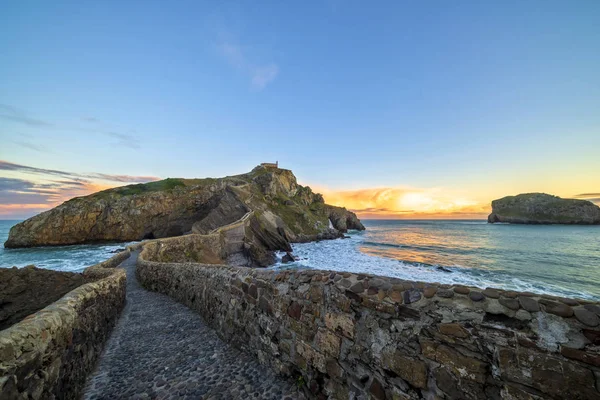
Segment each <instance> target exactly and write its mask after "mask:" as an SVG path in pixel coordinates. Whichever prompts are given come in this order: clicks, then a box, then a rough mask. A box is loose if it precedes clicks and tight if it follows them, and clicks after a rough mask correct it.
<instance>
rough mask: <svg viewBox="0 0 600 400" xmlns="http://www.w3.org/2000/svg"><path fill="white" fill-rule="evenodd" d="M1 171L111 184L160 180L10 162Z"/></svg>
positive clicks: (5, 162)
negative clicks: (99, 181)
mask: <svg viewBox="0 0 600 400" xmlns="http://www.w3.org/2000/svg"><path fill="white" fill-rule="evenodd" d="M0 170H4V171H17V172H24V173H30V174H38V175H54V176H60V177H64V178H72V179H80V180H81V179H83V180H88V179H99V180H104V181H111V182H125V183H139V182H151V181H157V180H160V178H159V177H156V176H132V175H112V174H103V173H98V172H91V173H76V172H68V171H60V170H55V169H46V168H37V167H31V166H28V165H21V164H14V163H11V162H8V161H3V160H0Z"/></svg>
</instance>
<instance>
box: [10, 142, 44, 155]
mask: <svg viewBox="0 0 600 400" xmlns="http://www.w3.org/2000/svg"><path fill="white" fill-rule="evenodd" d="M12 142H13V143H14V144H16V145H19V146H21V147H24V148H26V149H29V150H34V151H39V152H46V151H47V149H44V148H43V147H42V146H38V145H37V144H33V143H31V142H29V141H26V140H13V141H12Z"/></svg>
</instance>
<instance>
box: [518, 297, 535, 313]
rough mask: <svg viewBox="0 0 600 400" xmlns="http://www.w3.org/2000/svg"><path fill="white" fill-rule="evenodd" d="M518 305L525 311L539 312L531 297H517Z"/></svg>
mask: <svg viewBox="0 0 600 400" xmlns="http://www.w3.org/2000/svg"><path fill="white" fill-rule="evenodd" d="M519 304H520V305H521V307H523V309H524V310H525V311H529V312H538V311H540V305H539V304H538V302H537V301H536V300H535V299H532V298H531V297H525V296H519Z"/></svg>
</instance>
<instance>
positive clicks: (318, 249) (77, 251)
mask: <svg viewBox="0 0 600 400" xmlns="http://www.w3.org/2000/svg"><path fill="white" fill-rule="evenodd" d="M17 222H18V221H0V242H1V243H2V244H3V243H4V241H5V240H6V239H7V238H8V231H9V229H10V227H11V226H12V225H14V224H15V223H17ZM363 222H364V224H365V226H366V227H367V230H366V231H364V232H350V233H349V235H350V238H349V239H338V240H330V241H321V242H318V243H303V244H294V245H293V248H294V254H295V255H296V256H298V257H299V258H300V259H299V260H298V261H297V262H294V263H290V264H285V265H282V264H278V265H276V266H274V267H272V268H318V269H328V270H334V271H351V272H362V273H371V274H376V275H384V276H392V277H397V278H401V279H408V280H416V281H424V282H440V283H461V284H466V285H472V286H477V287H481V288H485V287H498V288H505V289H513V290H523V291H524V290H527V291H532V292H537V293H547V294H553V295H558V296H566V297H581V298H589V299H595V300H600V226H560V225H549V226H548V225H508V224H488V223H486V222H485V221H474V220H470V221H456V220H453V221H439V220H422V221H414V220H413V221H409V220H400V221H399V220H394V221H375V220H366V221H363ZM125 245H126V244H123V243H116V244H102V245H76V246H61V247H42V248H33V249H4V246H1V247H0V267H11V266H13V265H16V266H18V267H23V266H25V265H29V264H35V265H36V266H38V267H41V268H49V269H56V270H61V271H81V270H83V269H84V268H85V267H87V266H90V265H93V264H96V263H98V262H101V261H104V260H106V259H108V258H109V257H111V256H112V255H113V252H114V251H116V250H118V249H120V248H122V247H124V246H125Z"/></svg>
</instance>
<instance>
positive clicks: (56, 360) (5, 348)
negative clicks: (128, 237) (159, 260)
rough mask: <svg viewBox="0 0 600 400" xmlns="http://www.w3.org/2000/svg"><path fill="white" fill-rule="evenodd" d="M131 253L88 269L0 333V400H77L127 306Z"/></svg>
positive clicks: (124, 253)
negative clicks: (79, 280) (82, 280)
mask: <svg viewBox="0 0 600 400" xmlns="http://www.w3.org/2000/svg"><path fill="white" fill-rule="evenodd" d="M127 257H129V251H124V252H121V253H119V254H116V255H115V256H114V257H112V258H111V259H109V260H107V261H105V262H103V263H100V264H97V265H95V266H92V267H89V268H87V269H86V270H85V272H84V276H86V277H87V278H89V279H91V280H94V281H93V282H90V283H87V284H85V285H82V286H80V287H78V288H76V289H74V290H72V291H70V292H69V293H67V294H66V295H64V296H63V297H62V298H60V299H59V300H57V301H56V302H54V303H52V304H51V305H49V306H47V307H46V308H44V309H42V310H40V311H38V312H36V313H35V314H32V315H30V316H29V317H27V318H25V319H24V320H23V321H21V322H19V323H17V324H15V325H13V326H11V327H10V328H8V329H5V330H3V331H0V399H11V400H13V399H52V398H56V399H77V398H79V396H80V394H81V390H82V389H83V387H84V384H85V380H86V378H87V375H88V374H89V373H90V372H91V370H92V369H93V368H94V366H95V363H96V360H97V358H98V356H99V355H100V353H101V351H102V348H103V345H104V342H105V341H106V339H107V338H108V335H109V333H110V331H111V329H112V327H113V326H114V324H115V323H116V320H117V318H118V316H119V314H120V312H121V310H122V308H123V306H124V304H125V283H126V276H125V271H124V270H122V269H115V267H116V266H117V265H119V264H120V263H121V262H122V261H123V260H124V259H126V258H127Z"/></svg>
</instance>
